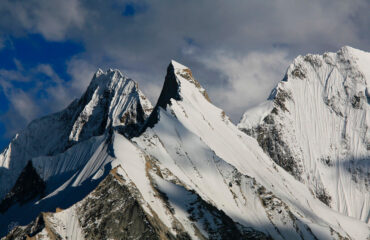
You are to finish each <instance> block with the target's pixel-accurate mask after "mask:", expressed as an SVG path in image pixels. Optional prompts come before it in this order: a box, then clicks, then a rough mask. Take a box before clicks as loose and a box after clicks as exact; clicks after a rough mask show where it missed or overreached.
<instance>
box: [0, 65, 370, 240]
mask: <svg viewBox="0 0 370 240" xmlns="http://www.w3.org/2000/svg"><path fill="white" fill-rule="evenodd" d="M100 74H102V73H101V72H98V73H97V74H96V76H95V77H94V79H93V81H92V84H91V85H90V87H89V89H88V90H87V92H86V93H85V95H86V94H87V93H89V92H90V93H89V94H88V95H91V96H94V93H91V92H95V91H91V89H96V88H94V87H91V86H101V85H100V82H105V81H106V82H108V83H110V82H115V84H114V85H115V86H116V84H117V85H120V86H126V85H130V84H131V83H132V84H133V86H135V88H133V87H132V88H128V87H122V88H121V87H113V88H110V87H108V89H111V91H110V92H111V93H112V94H113V95H114V96H115V97H112V98H108V97H105V95H104V92H106V91H103V95H99V96H102V97H98V98H97V99H106V102H105V105H104V104H99V103H100V101H98V102H99V103H98V104H95V103H94V102H96V101H93V100H92V101H84V102H83V103H82V102H81V100H80V102H79V104H77V103H75V104H76V105H78V106H80V108H83V109H86V110H81V111H79V113H78V114H77V115H78V116H80V115H81V113H83V114H82V115H83V116H86V117H81V119H82V120H81V121H78V120H76V119H79V118H77V117H76V118H70V119H67V120H66V122H69V121H71V122H72V124H70V126H71V127H70V128H69V130H65V129H63V130H65V131H67V132H68V133H66V134H64V136H66V138H67V140H65V141H66V142H67V143H69V144H70V145H66V147H64V149H60V148H57V149H59V150H58V151H57V150H54V152H52V153H50V154H49V155H46V154H45V151H44V152H41V151H40V152H39V153H38V154H35V155H37V156H35V155H33V156H31V155H28V156H30V157H29V160H31V162H30V163H29V164H27V161H25V162H24V164H23V166H22V167H21V168H20V170H19V171H18V172H22V173H21V176H22V178H20V177H18V179H15V180H14V181H13V184H15V186H13V187H12V185H9V186H7V190H9V189H11V191H10V194H9V193H8V194H7V195H6V197H7V198H6V199H10V200H8V201H7V202H9V201H10V202H11V203H13V205H11V207H10V208H8V209H7V210H6V211H5V212H4V213H2V215H0V226H6V225H7V224H9V223H11V222H19V223H20V225H24V226H19V227H15V228H14V229H13V230H12V231H11V232H10V233H9V234H8V235H7V236H6V237H5V239H22V237H25V236H29V237H35V238H41V239H345V238H347V239H367V238H368V236H369V234H370V229H369V226H368V225H367V224H366V223H364V222H362V221H360V220H358V219H354V218H351V217H348V216H345V215H344V214H341V213H338V212H337V211H334V210H333V209H331V208H329V207H328V206H326V205H325V204H324V203H322V202H321V201H320V200H319V199H318V198H316V197H315V196H314V195H313V194H312V192H311V191H310V189H309V188H308V187H307V185H305V184H304V183H302V182H300V181H298V180H297V179H296V178H295V177H294V176H292V175H291V174H290V173H289V172H288V171H286V170H284V169H283V168H282V167H280V166H279V165H277V164H276V163H275V162H274V161H273V160H272V159H271V158H270V157H269V156H268V155H267V154H266V153H265V152H264V150H263V149H262V148H261V147H260V146H259V143H258V142H257V141H256V140H255V139H254V138H252V137H250V136H248V135H246V134H244V133H243V132H242V131H240V130H239V129H238V128H237V127H236V126H235V125H234V124H233V123H232V122H231V121H230V120H229V118H228V117H227V116H226V114H225V112H224V111H222V110H221V109H219V108H217V107H215V106H214V105H213V104H212V103H211V101H210V99H209V97H208V95H207V93H206V91H205V89H203V88H202V87H201V85H200V84H199V82H198V81H197V80H195V79H194V77H193V76H192V72H191V71H190V69H189V68H187V67H185V66H183V65H181V64H179V63H177V62H175V61H172V62H171V63H170V65H169V66H168V69H167V75H166V78H165V82H164V85H163V89H162V92H161V94H160V97H159V99H158V101H157V104H156V105H155V107H154V108H153V110H152V108H151V105H150V103H149V102H148V101H146V100H145V97H144V96H143V95H142V94H141V93H140V92H139V90H138V89H137V85H135V84H134V83H133V82H132V80H128V79H126V78H124V77H122V76H121V75H120V77H119V78H114V77H111V75H109V74H110V71H108V73H106V74H105V75H104V76H105V77H104V78H102V79H101V80H103V81H99V80H97V78H98V77H97V76H99V75H100ZM116 74H118V73H116ZM126 82H128V83H130V84H128V83H127V84H126ZM103 86H104V87H102V88H104V89H105V88H106V86H107V84H103ZM108 86H111V84H108ZM118 89H121V90H122V91H121V90H118ZM128 89H131V90H132V89H133V90H132V91H131V90H128ZM119 92H121V93H126V94H118V93H119ZM116 93H117V95H116ZM127 93H132V94H127ZM112 94H109V95H112ZM107 95H108V94H107ZM117 98H119V99H120V100H119V101H115V99H117ZM81 99H84V97H82V98H81ZM89 99H96V98H94V97H90V98H89ZM101 101H103V100H101ZM90 102H93V103H91V104H90V105H89V103H90ZM112 102H125V103H126V102H129V103H132V104H126V105H124V104H121V105H119V107H116V108H115V107H114V106H118V105H117V104H112ZM72 105H73V104H72ZM88 105H89V106H88ZM81 106H83V107H81ZM104 106H105V107H106V108H104ZM110 106H113V107H110ZM131 106H134V107H131ZM70 108H71V107H69V108H68V109H70ZM91 108H93V109H96V111H94V110H91ZM68 109H67V110H68ZM67 110H65V111H67ZM105 112H108V114H102V113H105ZM127 112H128V114H126V113H127ZM149 112H151V113H150V115H149V116H148V114H149ZM53 116H55V115H53ZM57 116H58V115H57ZM102 116H107V117H104V119H107V120H106V121H98V119H100V118H99V117H102ZM123 116H126V117H123ZM138 116H140V117H138ZM46 118H49V117H46ZM64 119H65V118H64ZM94 119H96V120H95V123H90V121H93V120H94ZM122 119H124V120H122ZM37 121H41V120H36V122H37ZM76 122H77V124H75V123H76ZM96 122H98V123H104V124H103V126H104V127H103V128H100V129H103V130H101V131H96V130H94V129H96V128H97V125H99V124H97V123H96ZM31 125H32V124H31ZM31 125H30V126H31ZM74 125H77V127H74ZM81 128H82V130H79V129H81ZM84 128H85V130H84ZM49 129H50V130H48V132H49V133H50V132H53V131H54V130H51V129H53V128H49ZM28 131H29V130H27V129H26V130H25V132H28ZM38 137H39V136H36V137H35V138H38ZM41 137H43V136H41ZM63 139H64V138H63ZM62 143H63V142H62ZM8 149H11V148H8ZM20 149H22V148H20ZM7 151H9V150H7ZM3 155H5V154H3ZM11 160H12V159H10V161H11ZM15 160H16V159H14V161H15ZM24 166H26V167H25V168H24V170H23V171H22V168H23V167H24ZM27 169H28V170H27ZM32 169H34V170H35V171H36V172H37V174H36V175H38V176H35V174H34V172H35V171H34V170H32ZM26 170H27V171H26ZM8 171H9V172H14V175H16V173H15V170H12V169H10V170H8ZM18 172H17V173H18ZM27 173H28V174H27ZM18 174H19V173H18ZM9 175H11V174H9ZM23 176H31V177H30V179H31V180H32V181H38V182H41V183H40V185H41V186H43V185H45V186H46V187H44V188H42V187H40V188H39V189H40V190H39V191H32V192H31V193H32V194H28V195H26V196H38V197H34V198H33V199H32V200H29V198H30V197H28V198H26V199H27V201H25V200H24V197H23V194H19V192H21V193H22V191H16V189H18V188H17V187H16V185H17V183H19V182H22V181H24V180H22V179H24V178H25V177H23ZM40 179H41V180H42V181H40ZM21 180H22V181H21ZM4 191H5V190H4ZM13 196H15V197H13ZM19 199H20V200H22V201H19ZM11 200H12V201H11ZM0 209H1V208H0ZM31 209H32V210H31ZM25 213H27V214H29V215H31V216H32V217H33V218H34V220H33V221H32V222H31V223H29V222H30V221H31V219H30V217H28V218H27V219H24V216H25ZM1 228H3V227H1ZM6 230H7V229H1V231H2V232H1V233H2V235H4V234H6Z"/></svg>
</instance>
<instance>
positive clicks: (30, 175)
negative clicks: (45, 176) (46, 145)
mask: <svg viewBox="0 0 370 240" xmlns="http://www.w3.org/2000/svg"><path fill="white" fill-rule="evenodd" d="M45 187H46V185H45V182H44V181H43V180H42V179H41V178H40V176H39V175H38V174H37V172H36V170H35V169H34V168H33V166H32V162H31V161H29V162H28V163H27V165H26V167H25V168H24V169H23V171H22V172H21V174H20V175H19V177H18V179H17V181H16V183H15V185H14V186H13V188H12V190H11V191H10V192H9V193H8V194H7V195H6V196H5V198H4V199H3V200H2V201H1V203H0V212H1V213H4V212H5V211H6V210H8V208H10V207H11V206H12V205H14V204H17V203H18V204H21V205H22V204H24V203H26V202H28V201H31V200H33V199H35V198H37V197H38V198H41V197H43V196H44V191H45Z"/></svg>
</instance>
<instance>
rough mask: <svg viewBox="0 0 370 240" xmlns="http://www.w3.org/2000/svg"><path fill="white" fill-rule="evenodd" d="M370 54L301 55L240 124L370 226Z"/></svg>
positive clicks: (325, 196)
mask: <svg viewBox="0 0 370 240" xmlns="http://www.w3.org/2000/svg"><path fill="white" fill-rule="evenodd" d="M369 104H370V53H367V52H363V51H360V50H357V49H354V48H351V47H343V48H342V49H340V50H339V51H338V52H337V53H325V54H324V55H307V56H304V57H303V56H299V57H297V58H296V59H295V60H294V62H293V63H292V64H291V65H290V66H289V68H288V70H287V73H286V75H285V77H284V79H283V80H282V81H281V82H280V83H279V84H278V85H277V87H276V88H275V89H274V90H273V91H272V93H271V95H270V97H269V99H268V101H267V102H264V103H262V104H261V105H259V106H257V107H256V108H253V109H251V110H248V111H247V112H246V113H245V114H244V116H243V118H242V120H241V122H240V123H239V125H238V127H239V129H241V130H242V131H244V132H246V133H247V134H249V135H251V136H253V137H255V138H256V139H257V141H258V143H259V144H260V146H261V147H262V148H263V149H264V150H265V152H266V153H268V154H269V156H270V157H271V158H272V159H273V160H274V161H275V162H276V163H277V164H278V165H280V166H281V167H283V168H284V169H285V170H287V171H288V172H290V173H291V174H292V175H294V176H295V177H296V179H298V180H300V181H301V182H303V183H305V184H306V186H308V188H309V189H310V190H311V191H312V192H313V194H314V195H316V196H317V197H318V198H319V199H321V200H322V202H324V203H325V204H327V205H328V206H330V207H331V208H332V209H334V210H336V211H339V212H341V213H343V214H345V215H348V216H351V217H355V218H357V219H360V220H362V221H364V222H367V223H370V131H369V127H370V105H369Z"/></svg>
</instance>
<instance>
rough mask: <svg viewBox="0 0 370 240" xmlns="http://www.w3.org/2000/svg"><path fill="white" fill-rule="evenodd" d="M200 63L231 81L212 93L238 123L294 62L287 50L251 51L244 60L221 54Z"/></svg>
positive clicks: (204, 59)
mask: <svg viewBox="0 0 370 240" xmlns="http://www.w3.org/2000/svg"><path fill="white" fill-rule="evenodd" d="M200 61H202V62H203V63H204V64H205V66H207V67H208V68H211V69H215V70H217V71H218V72H220V73H221V74H222V75H223V76H224V77H225V78H226V79H227V84H226V85H224V86H223V87H220V86H215V87H212V88H211V89H210V94H211V96H214V98H213V99H214V100H215V102H216V103H218V105H219V106H222V107H223V108H224V109H226V110H227V111H228V112H229V113H230V114H231V117H232V119H233V120H234V121H237V120H239V118H240V117H241V115H242V113H243V112H244V111H245V110H246V109H247V108H249V107H252V106H254V105H256V104H258V103H260V102H262V101H264V100H266V99H267V97H268V94H269V92H270V91H271V89H272V88H273V87H275V85H276V84H277V83H278V81H280V80H281V79H282V77H283V75H284V72H285V70H286V68H287V66H288V65H289V62H290V59H289V58H288V54H287V52H285V51H273V52H268V53H264V52H250V53H249V54H247V55H246V56H242V57H237V56H232V55H230V54H228V53H224V52H218V53H216V54H215V55H214V56H211V57H207V58H201V59H200Z"/></svg>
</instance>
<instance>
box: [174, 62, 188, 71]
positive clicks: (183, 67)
mask: <svg viewBox="0 0 370 240" xmlns="http://www.w3.org/2000/svg"><path fill="white" fill-rule="evenodd" d="M170 64H171V65H172V66H173V68H174V69H175V70H184V69H189V68H188V67H187V66H185V65H182V64H181V63H179V62H176V61H175V60H171V63H170Z"/></svg>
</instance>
